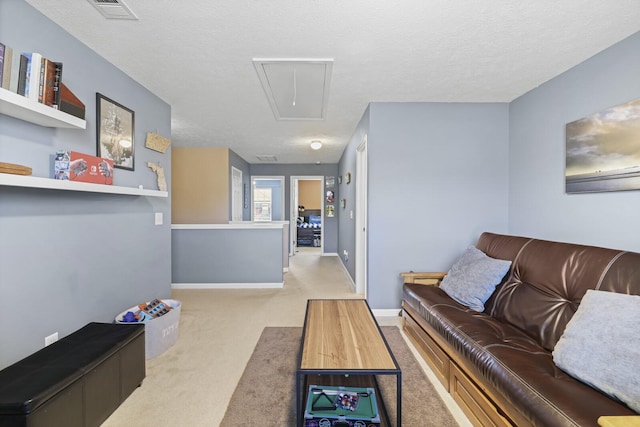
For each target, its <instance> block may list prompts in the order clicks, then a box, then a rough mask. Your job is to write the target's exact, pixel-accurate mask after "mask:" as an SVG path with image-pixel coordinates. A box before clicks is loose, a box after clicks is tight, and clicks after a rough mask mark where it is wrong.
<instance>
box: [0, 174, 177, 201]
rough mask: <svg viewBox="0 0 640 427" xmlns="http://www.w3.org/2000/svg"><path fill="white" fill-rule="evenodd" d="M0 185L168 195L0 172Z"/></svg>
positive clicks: (133, 194)
mask: <svg viewBox="0 0 640 427" xmlns="http://www.w3.org/2000/svg"><path fill="white" fill-rule="evenodd" d="M0 185H1V186H7V187H28V188H44V189H50V190H66V191H85V192H90V193H107V194H126V195H131V196H148V197H169V193H168V192H167V191H158V190H149V189H144V188H134V187H120V186H117V185H102V184H91V183H88V182H75V181H67V180H59V179H52V178H40V177H36V176H28V175H12V174H8V173H0Z"/></svg>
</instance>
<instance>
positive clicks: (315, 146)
mask: <svg viewBox="0 0 640 427" xmlns="http://www.w3.org/2000/svg"><path fill="white" fill-rule="evenodd" d="M309 146H310V147H311V149H312V150H319V149H321V148H322V142H320V141H318V140H314V141H311V144H310V145H309Z"/></svg>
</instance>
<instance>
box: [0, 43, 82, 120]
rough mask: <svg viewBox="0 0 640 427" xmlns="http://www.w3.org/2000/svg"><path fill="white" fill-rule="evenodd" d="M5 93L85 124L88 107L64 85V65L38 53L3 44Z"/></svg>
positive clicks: (0, 73)
mask: <svg viewBox="0 0 640 427" xmlns="http://www.w3.org/2000/svg"><path fill="white" fill-rule="evenodd" d="M0 85H1V87H2V88H3V89H6V90H8V91H11V92H14V93H17V94H18V95H22V96H24V97H26V98H29V99H32V100H34V101H36V102H40V103H42V104H44V105H47V106H49V107H51V108H55V109H57V110H60V111H64V112H65V113H68V114H71V115H73V116H76V117H79V118H81V119H83V120H84V118H85V106H84V104H83V103H82V101H80V100H79V99H78V98H77V97H76V96H75V95H74V94H73V92H71V91H70V90H69V88H68V87H67V86H66V85H65V84H64V83H63V82H62V62H55V61H52V60H50V59H48V58H45V57H43V56H42V55H41V54H39V53H36V52H22V53H21V52H18V51H15V50H14V49H12V48H11V47H10V46H7V45H5V44H3V43H0Z"/></svg>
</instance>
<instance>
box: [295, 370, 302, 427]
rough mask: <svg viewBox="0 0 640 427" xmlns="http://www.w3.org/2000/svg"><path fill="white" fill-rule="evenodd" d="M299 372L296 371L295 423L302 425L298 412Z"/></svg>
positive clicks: (299, 399) (299, 397)
mask: <svg viewBox="0 0 640 427" xmlns="http://www.w3.org/2000/svg"><path fill="white" fill-rule="evenodd" d="M300 377H301V375H300V372H296V412H295V413H296V425H297V426H299V427H302V423H301V422H300V419H301V416H300V415H302V414H301V413H300V410H301V405H302V396H301V395H300V391H301V390H300V388H301V387H300Z"/></svg>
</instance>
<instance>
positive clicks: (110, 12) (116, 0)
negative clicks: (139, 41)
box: [87, 0, 138, 20]
mask: <svg viewBox="0 0 640 427" xmlns="http://www.w3.org/2000/svg"><path fill="white" fill-rule="evenodd" d="M87 1H88V2H89V3H91V4H92V5H93V7H95V8H96V9H98V12H100V13H101V14H102V15H103V16H104V17H105V18H108V19H133V20H138V17H137V16H136V14H135V13H133V11H132V10H131V9H129V6H127V5H126V4H125V3H124V2H123V1H122V0H87Z"/></svg>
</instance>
